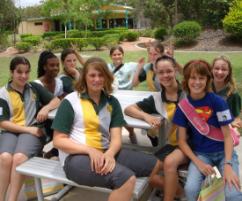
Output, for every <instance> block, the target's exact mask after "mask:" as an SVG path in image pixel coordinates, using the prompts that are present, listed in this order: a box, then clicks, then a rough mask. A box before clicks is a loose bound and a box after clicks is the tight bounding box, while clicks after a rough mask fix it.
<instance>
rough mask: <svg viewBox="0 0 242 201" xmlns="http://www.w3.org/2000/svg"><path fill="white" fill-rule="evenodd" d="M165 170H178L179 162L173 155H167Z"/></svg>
mask: <svg viewBox="0 0 242 201" xmlns="http://www.w3.org/2000/svg"><path fill="white" fill-rule="evenodd" d="M164 170H165V171H176V170H177V164H176V162H175V161H174V159H173V158H171V157H166V158H165V160H164Z"/></svg>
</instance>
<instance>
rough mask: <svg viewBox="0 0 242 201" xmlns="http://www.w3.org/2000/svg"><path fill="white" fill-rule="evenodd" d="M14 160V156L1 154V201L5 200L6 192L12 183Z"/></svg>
mask: <svg viewBox="0 0 242 201" xmlns="http://www.w3.org/2000/svg"><path fill="white" fill-rule="evenodd" d="M12 160H13V157H12V154H10V153H6V152H4V153H1V154H0V178H1V182H0V201H4V200H5V196H6V192H7V189H8V185H9V182H10V175H11V168H12Z"/></svg>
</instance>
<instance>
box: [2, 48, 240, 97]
mask: <svg viewBox="0 0 242 201" xmlns="http://www.w3.org/2000/svg"><path fill="white" fill-rule="evenodd" d="M82 54H83V55H88V56H98V57H102V58H103V59H105V60H106V61H107V62H110V58H109V52H108V51H85V52H82ZM221 54H223V55H226V56H228V57H229V58H230V59H231V62H232V65H233V70H234V71H233V74H234V76H235V78H236V81H237V86H238V90H239V92H240V95H241V96H242V83H241V82H240V80H241V77H242V65H241V53H238V52H230V53H227V52H226V53H223V52H219V53H218V52H176V53H175V58H176V60H177V61H178V62H179V63H181V64H185V63H186V62H188V61H189V60H191V59H198V58H199V59H206V60H207V61H209V62H211V61H212V60H213V58H214V57H216V56H218V55H221ZM38 55H39V54H38V53H33V54H26V57H27V58H28V59H29V60H30V63H31V65H32V69H31V79H35V78H36V70H37V60H38ZM140 57H147V53H146V51H145V50H140V51H130V52H126V53H125V61H137V60H138V59H139V58H140ZM10 60H11V57H0V71H1V73H0V86H2V85H3V84H4V83H6V82H7V81H8V79H9V70H8V69H9V62H10ZM240 68H241V69H240ZM138 89H140V90H145V89H146V85H145V84H142V85H141V86H139V87H138Z"/></svg>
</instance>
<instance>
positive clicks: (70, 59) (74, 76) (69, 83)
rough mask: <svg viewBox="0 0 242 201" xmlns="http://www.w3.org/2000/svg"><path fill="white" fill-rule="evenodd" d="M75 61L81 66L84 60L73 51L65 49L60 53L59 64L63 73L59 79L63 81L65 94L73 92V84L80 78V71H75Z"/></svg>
mask: <svg viewBox="0 0 242 201" xmlns="http://www.w3.org/2000/svg"><path fill="white" fill-rule="evenodd" d="M77 60H78V61H79V63H80V64H82V65H83V64H84V63H85V60H84V59H83V58H82V57H81V56H80V55H79V54H78V52H77V51H75V50H74V49H71V48H67V49H64V50H63V51H62V53H61V62H62V66H63V73H62V74H61V75H60V76H59V77H60V79H61V80H62V81H63V86H64V91H65V92H66V94H68V93H71V92H72V91H73V89H74V83H75V82H76V81H77V80H78V79H79V77H80V70H79V69H77Z"/></svg>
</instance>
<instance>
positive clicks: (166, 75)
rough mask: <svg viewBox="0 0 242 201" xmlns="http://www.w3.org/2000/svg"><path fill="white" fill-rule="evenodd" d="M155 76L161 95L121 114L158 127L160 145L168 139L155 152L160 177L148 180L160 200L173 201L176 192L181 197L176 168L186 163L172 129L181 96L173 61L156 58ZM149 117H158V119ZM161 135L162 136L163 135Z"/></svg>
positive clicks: (137, 104)
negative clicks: (161, 193) (161, 194)
mask: <svg viewBox="0 0 242 201" xmlns="http://www.w3.org/2000/svg"><path fill="white" fill-rule="evenodd" d="M155 66H156V76H157V78H158V80H159V83H160V85H161V88H162V90H161V92H160V93H157V95H154V96H150V97H149V98H147V99H144V100H143V101H140V102H138V103H136V104H134V105H131V106H128V107H127V108H126V109H125V113H126V114H127V115H129V116H132V117H134V118H138V119H142V120H145V121H146V122H147V123H149V124H150V125H151V127H152V128H158V129H159V128H160V127H161V128H160V134H159V139H160V143H159V144H160V145H161V144H164V142H162V141H161V139H162V140H164V139H168V142H167V143H168V145H165V147H163V148H161V150H160V151H158V152H157V153H156V155H157V156H158V158H159V159H160V160H161V161H163V162H164V163H163V170H164V178H163V177H162V178H159V176H158V175H157V174H158V173H159V171H160V170H157V171H156V174H154V175H152V177H151V184H152V185H153V186H155V187H159V188H161V189H162V190H163V188H164V186H165V189H164V200H165V201H167V200H173V199H174V197H175V195H176V193H177V195H178V196H181V195H182V192H183V190H182V188H181V186H180V185H179V184H178V174H177V168H178V166H179V165H181V164H184V163H186V162H187V158H186V157H185V155H184V154H183V153H182V152H181V150H180V149H178V148H177V139H176V128H175V127H174V125H172V118H173V114H174V112H175V109H176V106H177V103H178V101H179V100H180V99H181V98H183V97H184V96H185V94H184V93H183V92H182V90H181V86H180V84H179V83H178V82H177V80H176V76H175V75H176V70H175V67H176V63H175V60H174V59H173V58H171V57H168V56H162V57H159V58H158V59H157V60H156V63H155ZM152 114H160V115H161V116H162V121H161V119H160V118H157V117H155V116H153V115H152ZM164 135H165V136H164Z"/></svg>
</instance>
